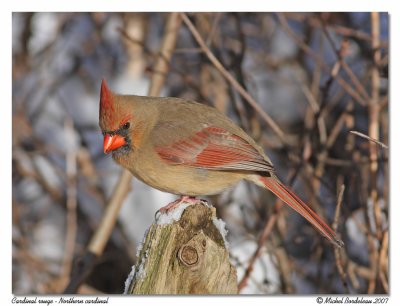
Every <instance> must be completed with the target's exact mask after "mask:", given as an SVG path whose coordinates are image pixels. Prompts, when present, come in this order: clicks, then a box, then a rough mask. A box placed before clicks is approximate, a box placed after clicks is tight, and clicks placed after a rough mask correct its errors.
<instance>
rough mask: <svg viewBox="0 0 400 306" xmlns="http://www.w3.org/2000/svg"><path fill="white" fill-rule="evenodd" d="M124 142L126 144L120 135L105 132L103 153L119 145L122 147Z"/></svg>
mask: <svg viewBox="0 0 400 306" xmlns="http://www.w3.org/2000/svg"><path fill="white" fill-rule="evenodd" d="M124 144H126V141H125V138H124V137H122V136H120V135H117V134H115V135H110V134H106V135H105V136H104V142H103V146H104V153H105V154H108V153H110V152H111V151H114V150H116V149H118V148H119V147H122V146H123V145H124Z"/></svg>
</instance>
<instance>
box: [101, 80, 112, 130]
mask: <svg viewBox="0 0 400 306" xmlns="http://www.w3.org/2000/svg"><path fill="white" fill-rule="evenodd" d="M115 117H116V109H115V105H114V96H113V94H112V92H111V90H110V89H109V88H108V86H107V82H106V80H105V79H102V81H101V90H100V122H102V123H103V124H104V125H105V126H106V127H107V128H111V127H112V126H113V125H114V123H115V119H116V118H115Z"/></svg>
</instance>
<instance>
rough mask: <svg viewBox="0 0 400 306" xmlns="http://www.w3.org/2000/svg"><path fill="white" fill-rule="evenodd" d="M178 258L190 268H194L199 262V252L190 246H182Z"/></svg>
mask: <svg viewBox="0 0 400 306" xmlns="http://www.w3.org/2000/svg"><path fill="white" fill-rule="evenodd" d="M178 257H179V260H180V261H181V262H182V263H183V264H184V265H185V266H188V267H192V266H194V265H196V264H197V263H198V262H199V254H197V250H196V249H195V248H194V247H192V246H190V245H184V246H182V248H180V250H179V254H178Z"/></svg>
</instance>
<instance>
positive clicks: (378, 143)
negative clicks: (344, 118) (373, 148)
mask: <svg viewBox="0 0 400 306" xmlns="http://www.w3.org/2000/svg"><path fill="white" fill-rule="evenodd" d="M350 133H352V134H354V135H357V136H360V137H362V138H365V139H368V140H369V141H372V142H373V143H376V144H377V145H380V146H381V147H382V148H384V149H389V147H388V146H387V145H385V144H384V143H383V142H380V141H378V140H376V139H372V138H371V137H369V136H368V135H365V134H363V133H361V132H357V131H350Z"/></svg>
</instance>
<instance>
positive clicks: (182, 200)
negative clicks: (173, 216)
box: [158, 196, 199, 214]
mask: <svg viewBox="0 0 400 306" xmlns="http://www.w3.org/2000/svg"><path fill="white" fill-rule="evenodd" d="M198 201H199V200H198V199H197V198H196V197H191V196H181V197H180V198H179V199H176V200H175V201H173V202H171V203H169V204H167V205H165V206H163V207H161V208H160V209H159V210H158V211H159V212H160V213H162V214H165V213H168V212H170V211H171V210H174V209H175V208H176V207H178V206H179V205H180V204H182V203H188V204H195V203H197V202H198Z"/></svg>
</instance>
